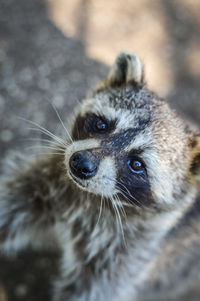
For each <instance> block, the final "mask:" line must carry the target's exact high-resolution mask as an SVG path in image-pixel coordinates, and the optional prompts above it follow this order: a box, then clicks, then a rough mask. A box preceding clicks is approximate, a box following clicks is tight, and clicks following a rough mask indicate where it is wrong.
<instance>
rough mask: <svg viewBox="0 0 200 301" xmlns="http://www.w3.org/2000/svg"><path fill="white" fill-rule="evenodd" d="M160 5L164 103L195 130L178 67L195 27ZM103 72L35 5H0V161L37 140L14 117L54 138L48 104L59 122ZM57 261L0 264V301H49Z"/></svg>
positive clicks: (40, 257) (188, 91)
mask: <svg viewBox="0 0 200 301" xmlns="http://www.w3.org/2000/svg"><path fill="white" fill-rule="evenodd" d="M54 2H55V1H54ZM82 2H83V1H82ZM101 2H103V0H102V1H101ZM129 2H130V1H129ZM55 3H56V2H55ZM165 3H166V5H165V13H166V14H167V15H168V29H169V31H170V33H171V34H170V40H169V43H170V45H171V49H173V51H172V61H171V64H172V65H173V68H174V82H173V86H172V88H171V90H170V91H169V93H168V98H169V100H170V102H171V103H172V105H173V106H174V107H176V108H178V109H179V111H180V112H181V113H182V114H185V115H187V116H188V117H189V118H191V119H192V120H194V121H196V122H199V123H200V105H199V97H198V95H199V92H200V91H199V90H200V85H199V78H198V76H196V77H195V76H194V75H193V74H191V73H190V72H189V71H188V70H187V65H186V64H183V61H184V59H183V55H184V53H185V52H184V51H183V49H184V47H185V45H186V43H187V42H188V41H190V40H191V39H195V37H196V40H197V42H198V43H199V27H198V26H197V25H196V24H195V23H194V21H193V20H192V18H188V19H184V20H183V21H182V20H180V19H179V18H178V17H177V15H176V10H174V9H173V7H172V6H173V3H175V2H172V1H165ZM178 9H179V7H178ZM107 13H108V12H107ZM129 13H130V12H129ZM127 14H128V13H127ZM115 21H116V20H113V24H114V22H115ZM181 22H182V23H181ZM181 24H182V26H183V28H184V29H185V31H184V32H183V31H181V30H180V28H179V27H180V25H181ZM181 28H182V27H181ZM176 29H179V30H176ZM191 33H193V34H191ZM194 36H195V37H194ZM96 38H98V36H97V37H96ZM111 38H112V37H111ZM94 42H95V41H94ZM105 43H106V41H105ZM160 47H161V48H162V45H160ZM122 48H124V47H122ZM187 51H189V50H187ZM107 71H108V67H107V66H106V65H105V64H103V63H100V62H98V61H96V60H94V59H92V58H90V57H88V54H87V51H86V45H85V42H84V39H82V38H81V36H80V37H77V38H69V37H67V36H66V35H64V34H63V33H62V31H61V30H59V29H58V28H57V27H56V26H55V25H54V24H53V22H52V21H51V20H50V19H49V17H48V15H47V9H46V6H45V3H44V2H43V1H42V0H34V1H31V0H0V155H1V160H2V161H3V160H4V158H5V157H6V156H7V155H8V153H9V152H10V151H13V150H20V151H26V152H27V151H29V152H31V151H32V150H30V149H29V150H27V146H28V145H30V144H32V143H31V142H30V141H27V140H26V139H29V138H33V137H42V135H41V134H39V133H38V134H37V135H36V134H35V133H33V132H32V131H30V129H29V128H30V125H29V124H28V123H27V122H25V121H22V120H20V119H19V118H18V117H19V116H21V117H23V118H26V119H29V120H32V121H35V122H37V123H39V124H41V125H43V126H45V127H46V128H48V129H49V130H51V131H53V132H60V131H61V126H60V125H59V122H58V119H57V116H56V114H55V112H54V110H53V108H52V106H51V105H50V103H49V102H52V103H53V104H55V105H56V107H57V109H58V110H59V112H60V115H61V117H62V119H63V120H65V121H67V116H68V114H70V113H71V111H72V109H73V108H74V106H75V105H76V104H77V102H78V100H79V99H81V98H82V97H84V95H85V93H86V91H87V90H88V88H89V87H91V86H93V85H94V84H96V83H97V82H98V80H99V79H100V78H102V77H104V76H105V74H106V73H107ZM58 260H59V254H54V253H52V252H42V253H36V252H33V251H30V250H29V251H26V252H24V253H21V254H19V255H18V256H17V257H16V258H10V259H8V258H5V257H1V258H0V301H8V300H9V301H17V300H26V301H27V300H28V301H32V300H37V301H44V300H49V296H50V292H51V286H50V283H51V281H52V279H53V278H54V277H55V275H56V273H57V266H58Z"/></svg>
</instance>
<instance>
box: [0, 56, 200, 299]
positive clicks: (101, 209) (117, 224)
mask: <svg viewBox="0 0 200 301" xmlns="http://www.w3.org/2000/svg"><path fill="white" fill-rule="evenodd" d="M119 60H123V61H125V62H126V68H124V65H123V64H118V63H119ZM133 62H134V63H133ZM122 65H123V66H122ZM120 68H122V69H123V70H121V69H120ZM120 74H121V75H120ZM116 79H117V80H116ZM75 114H76V115H75V116H76V117H75V119H74V121H73V122H72V124H71V128H72V131H71V134H72V139H73V141H70V142H66V141H63V140H62V139H59V140H58V144H60V145H58V146H57V147H58V150H59V151H60V152H61V153H60V154H58V155H56V154H54V155H52V154H49V155H48V156H44V157H43V156H41V157H40V158H36V159H35V160H33V161H29V160H28V161H25V162H24V164H23V165H22V166H20V167H15V166H14V165H13V164H12V166H14V168H12V170H11V171H10V172H9V173H7V172H6V171H4V172H3V176H2V179H1V186H0V247H1V250H2V252H5V253H9V252H12V251H14V252H15V251H18V250H20V249H21V248H24V247H26V246H27V245H31V246H33V247H35V248H38V247H47V246H48V247H49V246H51V247H56V248H59V249H60V250H61V251H62V254H63V255H62V260H61V265H60V277H59V279H58V280H57V281H56V283H55V290H54V296H52V298H53V300H54V301H68V300H69V301H75V300H76V301H104V300H113V301H114V300H115V301H134V300H138V301H142V300H183V299H181V298H182V297H183V296H194V298H195V297H196V296H198V294H199V290H198V289H197V279H199V265H197V264H195V262H196V260H198V259H199V255H198V254H199V252H198V251H197V250H199V242H198V239H199V233H200V226H199V217H198V215H197V216H196V215H195V217H194V220H195V222H193V217H191V216H192V213H191V212H196V211H195V210H197V211H198V208H197V209H194V204H195V197H196V195H197V192H198V188H197V181H198V177H199V173H198V170H199V169H198V168H199V161H198V160H199V154H200V147H199V145H200V143H199V136H198V135H197V134H196V133H193V132H192V131H188V130H187V131H186V130H185V129H186V127H185V124H184V122H183V121H182V120H181V119H180V118H179V117H177V115H176V114H175V113H174V112H173V111H171V109H170V108H169V107H168V105H167V103H166V102H165V101H163V100H161V99H160V98H159V97H157V96H156V95H155V94H154V93H152V92H151V91H149V90H148V89H147V87H146V86H144V83H143V80H142V69H141V63H140V62H139V61H138V58H136V57H135V56H130V55H128V54H124V53H123V54H120V56H119V57H118V59H117V61H116V63H115V65H114V67H113V68H112V71H111V73H110V75H109V77H108V79H107V80H106V81H105V82H104V83H102V84H101V86H100V87H99V88H98V89H96V90H95V91H93V93H92V94H91V96H90V97H88V99H86V100H84V101H83V102H82V104H81V105H80V106H79V107H78V108H77V110H76V113H75ZM93 115H95V116H99V115H100V116H103V118H105V119H107V120H109V121H110V123H111V124H112V127H111V128H110V130H109V131H108V132H106V133H104V134H102V133H101V134H100V133H94V132H92V131H91V127H92V125H91V120H90V119H91V116H93ZM88 116H90V117H89V120H88ZM77 128H78V131H77ZM69 140H70V139H69ZM81 150H87V151H88V152H91V154H92V155H93V156H96V157H98V160H99V161H100V164H99V167H98V172H97V174H96V175H95V176H94V177H93V178H91V179H90V180H81V179H79V178H76V177H75V176H73V175H72V173H71V171H70V167H69V160H70V157H71V156H72V155H73V154H74V153H75V152H77V151H81ZM132 153H134V156H135V155H137V156H140V158H141V159H142V160H143V161H144V162H145V169H146V172H144V174H143V175H142V176H140V177H138V176H137V175H136V174H132V173H131V171H130V169H129V168H128V165H127V158H129V156H130V155H132ZM6 166H7V167H8V164H6ZM119 184H120V185H119ZM197 207H198V206H197ZM195 208H196V207H195ZM179 229H180V230H179ZM184 231H186V233H187V235H186V236H185V235H184V233H185V232H184ZM170 263H171V264H170ZM186 269H189V272H188V274H187V275H186V276H184V272H183V271H185V270H186ZM171 275H173V277H172V278H171ZM158 285H159V290H158ZM188 300H193V299H188ZM194 300H195V299H194Z"/></svg>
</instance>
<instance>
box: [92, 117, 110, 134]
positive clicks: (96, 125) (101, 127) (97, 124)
mask: <svg viewBox="0 0 200 301" xmlns="http://www.w3.org/2000/svg"><path fill="white" fill-rule="evenodd" d="M93 129H94V131H95V132H99V133H104V132H106V131H107V129H108V124H107V122H106V121H105V120H103V119H101V118H100V117H96V118H95V119H94V120H93Z"/></svg>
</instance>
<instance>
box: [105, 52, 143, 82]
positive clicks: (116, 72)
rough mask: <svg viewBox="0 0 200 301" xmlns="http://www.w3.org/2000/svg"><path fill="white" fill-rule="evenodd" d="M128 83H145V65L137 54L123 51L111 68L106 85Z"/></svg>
mask: <svg viewBox="0 0 200 301" xmlns="http://www.w3.org/2000/svg"><path fill="white" fill-rule="evenodd" d="M128 83H134V84H138V85H142V84H144V82H143V66H142V63H141V61H140V59H139V57H138V56H137V55H136V54H128V53H126V52H121V53H120V54H119V55H118V56H117V58H116V60H115V63H114V65H113V66H112V68H111V70H110V73H109V75H108V78H107V80H106V85H107V86H121V85H125V84H128Z"/></svg>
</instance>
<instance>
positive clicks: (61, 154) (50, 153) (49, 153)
mask: <svg viewBox="0 0 200 301" xmlns="http://www.w3.org/2000/svg"><path fill="white" fill-rule="evenodd" d="M38 155H60V156H63V153H56V152H55V153H52V152H48V153H36V154H33V155H31V156H33V157H35V156H38Z"/></svg>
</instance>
